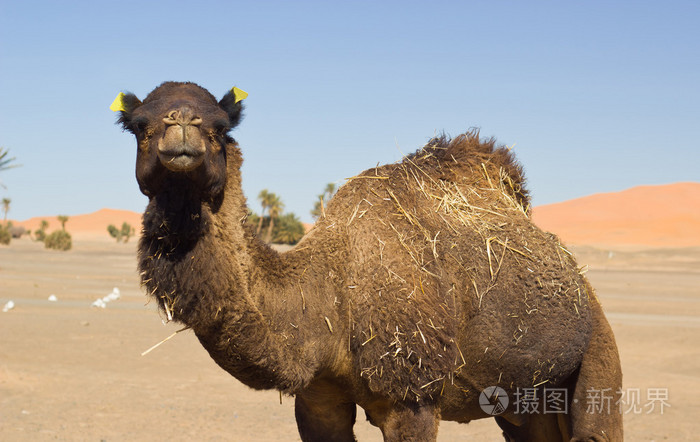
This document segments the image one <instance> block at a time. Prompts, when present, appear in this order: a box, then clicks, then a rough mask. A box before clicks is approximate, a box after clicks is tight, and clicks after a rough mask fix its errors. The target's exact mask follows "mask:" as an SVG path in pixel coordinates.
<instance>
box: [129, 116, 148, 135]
mask: <svg viewBox="0 0 700 442" xmlns="http://www.w3.org/2000/svg"><path fill="white" fill-rule="evenodd" d="M130 126H131V129H133V130H134V131H135V132H139V133H144V132H145V131H146V129H148V120H147V119H145V118H141V117H137V118H134V119H133V120H131V124H130Z"/></svg>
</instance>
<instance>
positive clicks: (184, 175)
mask: <svg viewBox="0 0 700 442" xmlns="http://www.w3.org/2000/svg"><path fill="white" fill-rule="evenodd" d="M244 94H245V92H243V91H241V90H240V89H237V88H234V89H232V90H231V91H229V92H228V93H227V94H226V95H224V97H223V98H222V99H221V100H220V101H217V100H216V98H214V96H213V95H212V94H210V93H209V92H208V91H207V90H206V89H204V88H202V87H200V86H197V85H196V84H194V83H176V82H167V83H163V84H161V85H160V86H158V87H157V88H156V89H155V90H153V92H151V93H150V94H148V96H147V97H146V98H145V99H144V100H143V101H141V100H139V99H138V98H137V97H136V96H135V95H133V94H130V93H129V94H119V95H118V96H117V99H116V100H114V103H112V107H111V109H112V110H114V111H119V112H120V117H119V123H120V124H121V125H122V126H123V127H124V129H125V130H128V131H129V132H131V133H133V134H134V135H135V136H136V142H137V144H138V152H137V156H136V179H137V180H138V183H139V187H140V188H141V192H143V193H144V194H145V195H147V196H149V197H153V196H155V195H157V194H159V193H160V192H162V191H163V190H164V189H166V188H167V186H169V185H170V184H171V183H173V182H179V183H185V185H187V186H189V187H190V188H191V190H195V191H198V192H201V193H202V194H203V195H205V196H209V197H211V196H214V195H216V194H218V193H220V192H221V190H222V189H223V188H224V185H225V184H226V149H225V146H226V144H227V143H232V142H233V139H232V138H231V137H230V136H229V135H228V132H229V131H230V130H231V129H232V128H234V127H235V126H236V125H238V123H239V121H240V119H241V111H242V110H243V106H242V103H241V102H240V100H241V99H242V98H245V96H244Z"/></svg>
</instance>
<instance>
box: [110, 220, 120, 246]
mask: <svg viewBox="0 0 700 442" xmlns="http://www.w3.org/2000/svg"><path fill="white" fill-rule="evenodd" d="M107 231H108V232H109V236H111V237H112V238H114V239H116V240H117V242H119V241H121V240H122V232H121V230H119V229H117V227H116V226H115V225H114V224H110V225H108V226H107Z"/></svg>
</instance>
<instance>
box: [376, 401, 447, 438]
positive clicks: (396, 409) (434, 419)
mask: <svg viewBox="0 0 700 442" xmlns="http://www.w3.org/2000/svg"><path fill="white" fill-rule="evenodd" d="M439 423H440V416H439V413H438V412H437V411H436V410H435V408H434V407H430V406H423V407H418V406H416V407H408V406H405V405H400V404H395V405H394V406H393V407H391V409H390V410H389V411H388V412H387V413H386V415H385V416H383V418H382V421H381V422H379V423H378V424H379V428H381V430H382V434H383V435H384V441H385V442H394V441H416V442H418V441H420V442H429V441H435V440H437V431H438V424H439Z"/></svg>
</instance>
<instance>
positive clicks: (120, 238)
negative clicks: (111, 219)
mask: <svg viewBox="0 0 700 442" xmlns="http://www.w3.org/2000/svg"><path fill="white" fill-rule="evenodd" d="M107 231H108V232H109V236H111V237H112V238H114V239H116V240H117V242H125V243H126V242H129V238H131V237H132V236H134V234H135V233H136V230H135V229H134V228H133V227H132V226H131V224H129V223H127V222H126V221H124V223H123V224H122V228H121V229H118V228H117V226H115V225H114V224H110V225H108V226H107Z"/></svg>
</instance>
